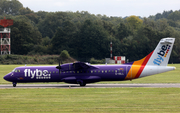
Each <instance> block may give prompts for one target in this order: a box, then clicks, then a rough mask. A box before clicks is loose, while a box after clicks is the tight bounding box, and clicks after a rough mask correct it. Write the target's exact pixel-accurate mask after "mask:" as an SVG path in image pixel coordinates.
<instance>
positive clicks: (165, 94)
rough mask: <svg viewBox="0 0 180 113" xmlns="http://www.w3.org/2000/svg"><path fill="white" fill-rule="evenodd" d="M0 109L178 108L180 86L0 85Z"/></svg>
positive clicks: (93, 112) (49, 112)
mask: <svg viewBox="0 0 180 113" xmlns="http://www.w3.org/2000/svg"><path fill="white" fill-rule="evenodd" d="M0 111H1V113H10V112H11V113H12V112H13V113H30V112H36V113H39V112H43V113H59V112H60V113H72V112H76V113H120V112H156V113H157V112H160V113H161V112H179V111H180V88H80V89H0Z"/></svg>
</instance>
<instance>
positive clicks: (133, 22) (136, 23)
mask: <svg viewBox="0 0 180 113" xmlns="http://www.w3.org/2000/svg"><path fill="white" fill-rule="evenodd" d="M126 20H127V23H128V24H129V25H130V26H131V27H132V29H133V30H137V29H138V28H139V27H140V26H141V25H142V23H143V20H141V19H140V18H139V17H138V16H130V17H127V18H126Z"/></svg>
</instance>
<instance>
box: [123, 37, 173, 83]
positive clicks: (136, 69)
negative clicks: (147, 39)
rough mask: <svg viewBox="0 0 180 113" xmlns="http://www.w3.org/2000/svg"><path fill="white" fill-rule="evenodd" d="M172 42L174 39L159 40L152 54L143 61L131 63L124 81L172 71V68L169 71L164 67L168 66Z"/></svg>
mask: <svg viewBox="0 0 180 113" xmlns="http://www.w3.org/2000/svg"><path fill="white" fill-rule="evenodd" d="M174 41H175V38H163V39H161V40H160V42H159V44H158V45H157V47H156V49H155V50H154V51H153V52H151V53H150V54H149V55H147V56H146V57H144V58H143V59H141V60H138V61H134V62H133V64H132V66H131V69H130V70H129V72H128V74H127V76H126V78H125V79H126V80H129V79H133V78H139V76H140V77H144V76H148V75H153V74H157V73H162V72H166V71H170V70H174V69H175V68H174V67H173V68H169V69H167V67H165V66H167V64H168V61H169V58H170V54H171V51H172V48H173V44H174ZM161 66H163V67H161ZM148 67H150V68H148ZM164 67H165V68H164ZM144 68H145V69H144Z"/></svg>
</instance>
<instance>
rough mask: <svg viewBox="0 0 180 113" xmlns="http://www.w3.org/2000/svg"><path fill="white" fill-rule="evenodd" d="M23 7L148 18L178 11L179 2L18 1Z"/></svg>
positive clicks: (127, 0) (147, 0)
mask: <svg viewBox="0 0 180 113" xmlns="http://www.w3.org/2000/svg"><path fill="white" fill-rule="evenodd" d="M19 1H20V2H21V3H22V4H23V6H24V7H29V8H30V9H31V10H33V11H35V12H37V11H48V12H56V11H73V12H76V11H88V12H89V13H91V14H101V15H107V16H118V17H125V16H131V15H136V16H141V17H149V16H150V15H155V14H157V13H162V12H163V11H169V10H173V11H175V10H179V9H180V0H19Z"/></svg>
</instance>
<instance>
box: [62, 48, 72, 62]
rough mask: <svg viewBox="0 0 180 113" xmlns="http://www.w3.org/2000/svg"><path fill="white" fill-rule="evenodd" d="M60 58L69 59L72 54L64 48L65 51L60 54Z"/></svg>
mask: <svg viewBox="0 0 180 113" xmlns="http://www.w3.org/2000/svg"><path fill="white" fill-rule="evenodd" d="M60 58H61V59H62V60H66V59H69V58H70V55H69V53H68V51H67V50H63V51H62V52H61V54H60Z"/></svg>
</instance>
